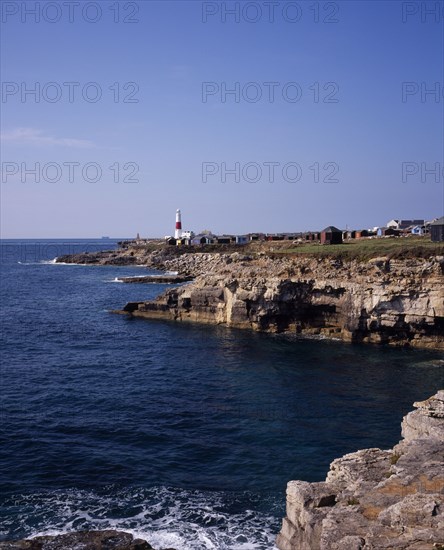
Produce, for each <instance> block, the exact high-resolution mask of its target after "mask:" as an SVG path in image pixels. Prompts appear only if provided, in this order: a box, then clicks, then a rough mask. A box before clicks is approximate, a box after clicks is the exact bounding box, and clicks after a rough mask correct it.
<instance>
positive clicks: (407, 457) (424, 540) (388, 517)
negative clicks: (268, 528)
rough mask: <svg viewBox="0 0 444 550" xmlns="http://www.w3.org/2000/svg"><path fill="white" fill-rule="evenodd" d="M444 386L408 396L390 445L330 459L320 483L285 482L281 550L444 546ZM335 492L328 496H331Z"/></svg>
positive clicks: (426, 549) (419, 549)
mask: <svg viewBox="0 0 444 550" xmlns="http://www.w3.org/2000/svg"><path fill="white" fill-rule="evenodd" d="M443 397H444V391H443V390H440V391H439V392H438V393H437V394H436V395H434V396H433V397H431V398H430V399H427V400H426V401H422V402H419V403H415V406H416V407H417V408H418V410H417V411H414V412H411V413H409V414H407V415H406V416H405V417H404V419H403V422H402V433H403V435H404V439H403V440H402V441H401V442H400V443H399V444H398V445H396V446H395V447H394V448H393V449H392V450H385V451H383V450H380V449H365V450H361V451H357V452H356V453H350V454H347V455H345V456H343V457H342V458H339V459H336V460H334V461H333V462H332V464H331V466H330V471H329V472H328V475H327V479H326V481H325V482H322V483H306V482H303V481H290V482H289V483H288V486H287V516H286V518H285V519H284V520H283V524H282V529H281V532H280V533H279V535H278V537H277V542H276V544H277V546H278V548H279V549H280V550H305V549H307V550H349V549H350V550H353V549H356V550H375V549H378V550H379V549H381V550H382V549H387V550H388V549H390V550H436V549H437V548H441V547H442V548H444V415H443V414H442V411H443V404H444V400H443ZM333 497H334V498H333Z"/></svg>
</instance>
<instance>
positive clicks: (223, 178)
mask: <svg viewBox="0 0 444 550" xmlns="http://www.w3.org/2000/svg"><path fill="white" fill-rule="evenodd" d="M0 4H1V7H2V28H1V80H2V94H1V115H2V116H1V136H2V145H1V162H2V181H1V209H2V211H1V214H2V217H1V236H2V237H3V238H21V237H28V238H46V237H51V238H56V237H60V238H67V237H98V236H101V235H109V236H111V237H131V236H135V234H136V233H137V232H140V234H141V235H142V236H164V235H168V234H172V233H173V231H174V221H175V210H176V208H181V210H182V218H183V228H184V229H191V230H194V231H196V232H198V231H200V230H202V229H210V230H212V231H213V232H218V233H223V232H229V233H245V232H250V231H265V232H275V231H276V232H277V231H302V230H314V229H322V228H323V227H325V226H327V225H336V226H338V227H340V228H346V227H347V226H348V227H349V228H352V227H353V228H366V227H373V226H376V225H384V224H385V223H386V222H387V221H388V220H390V219H392V218H413V217H414V218H426V219H430V218H434V217H438V216H442V215H443V214H444V203H443V201H444V196H443V187H444V176H443V171H444V143H443V140H444V136H443V133H444V132H443V118H444V117H443V112H444V97H443V87H444V74H443V73H444V62H443V51H444V40H443V35H444V30H443V29H444V2H442V1H441V2H435V1H434V2H400V1H391V2H388V1H387V2H386V1H372V2H366V1H361V0H359V1H356V2H355V1H343V2H342V1H339V2H315V1H313V0H310V1H308V2H305V1H300V2H285V1H283V2H230V1H226V2H198V1H187V0H182V1H178V2H174V1H167V0H163V1H159V2H157V1H150V0H148V1H146V0H144V1H139V2H126V1H123V2H116V1H112V2H108V1H102V0H100V1H99V2H88V1H82V0H78V1H52V2H45V1H44V0H40V2H34V1H28V2H8V1H6V0H3V1H2V2H0ZM436 7H438V9H439V13H438V12H437V13H433V12H432V10H433V9H434V8H436ZM227 12H228V13H227ZM68 83H71V84H68ZM403 83H404V84H403ZM32 89H34V90H36V91H35V93H34V94H33V93H30V90H32ZM230 90H232V91H234V92H233V93H229V91H230ZM429 92H430V93H429ZM431 92H433V93H431ZM100 94H101V97H99V96H100ZM96 96H97V97H96ZM96 99H97V100H96ZM34 169H37V171H36V172H35V173H32V170H34ZM432 169H434V170H436V174H432V173H430V172H429V171H430V170H432ZM26 170H28V171H31V172H29V173H26ZM99 175H100V178H99ZM97 179H98V181H95V180H97ZM38 180H39V181H38Z"/></svg>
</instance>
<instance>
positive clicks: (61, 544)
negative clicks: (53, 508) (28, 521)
mask: <svg viewBox="0 0 444 550" xmlns="http://www.w3.org/2000/svg"><path fill="white" fill-rule="evenodd" d="M0 550H155V549H154V548H153V547H152V546H151V544H149V543H148V542H146V541H145V540H142V539H135V538H134V537H133V536H132V535H131V534H130V533H125V532H123V531H115V530H111V529H110V530H106V531H78V532H74V533H66V534H63V535H54V536H43V537H35V538H33V539H22V540H18V541H6V542H0ZM163 550H174V548H164V549H163Z"/></svg>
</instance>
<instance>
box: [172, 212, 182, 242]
mask: <svg viewBox="0 0 444 550" xmlns="http://www.w3.org/2000/svg"><path fill="white" fill-rule="evenodd" d="M181 237H182V220H181V219H180V210H179V209H177V210H176V231H175V233H174V238H175V239H180V238H181Z"/></svg>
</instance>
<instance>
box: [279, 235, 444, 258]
mask: <svg viewBox="0 0 444 550" xmlns="http://www.w3.org/2000/svg"><path fill="white" fill-rule="evenodd" d="M270 254H271V255H273V256H282V255H290V256H300V255H302V256H321V257H333V258H338V259H359V260H370V259H371V258H376V257H378V256H387V257H389V258H394V259H395V258H399V259H401V258H402V259H404V258H428V257H430V256H433V255H438V256H439V255H444V244H443V243H434V242H431V241H430V238H429V237H399V238H393V239H387V238H381V239H376V238H374V239H357V240H352V241H349V242H346V243H343V244H332V245H321V244H314V243H310V244H305V243H304V244H301V245H298V246H292V247H291V248H282V249H280V250H273V251H270Z"/></svg>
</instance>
